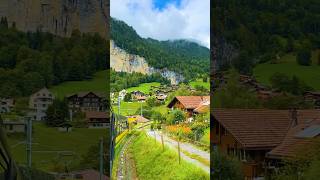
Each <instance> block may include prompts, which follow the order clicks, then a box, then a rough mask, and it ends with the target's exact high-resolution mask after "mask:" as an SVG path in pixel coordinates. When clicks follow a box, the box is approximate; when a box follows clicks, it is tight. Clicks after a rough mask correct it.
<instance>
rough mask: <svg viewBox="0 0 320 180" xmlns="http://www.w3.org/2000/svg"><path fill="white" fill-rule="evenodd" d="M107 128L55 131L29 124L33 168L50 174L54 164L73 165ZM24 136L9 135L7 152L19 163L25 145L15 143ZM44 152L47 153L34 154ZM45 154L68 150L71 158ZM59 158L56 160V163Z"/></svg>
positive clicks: (56, 154) (40, 124)
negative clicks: (71, 154)
mask: <svg viewBox="0 0 320 180" xmlns="http://www.w3.org/2000/svg"><path fill="white" fill-rule="evenodd" d="M107 133H108V130H107V129H88V128H73V130H72V132H69V133H66V132H59V131H58V130H57V128H49V127H46V126H45V125H44V124H42V123H39V122H38V123H34V124H33V143H34V144H33V147H32V150H33V153H32V157H33V159H32V162H33V166H34V167H36V168H38V169H41V170H44V171H54V170H55V162H64V161H66V160H67V161H68V162H67V163H70V164H69V167H74V166H77V165H78V163H79V162H80V159H81V156H82V155H83V154H86V153H87V151H88V150H89V148H90V146H92V145H95V144H97V143H98V142H99V138H100V137H102V136H103V137H106V135H107ZM24 140H25V137H23V136H22V135H19V134H15V135H9V137H8V142H9V145H10V146H11V152H12V154H13V157H14V158H15V159H16V161H17V162H18V163H20V164H25V163H26V147H25V144H19V142H21V141H24ZM37 151H47V152H37ZM49 151H72V152H74V154H75V156H70V157H62V156H60V157H59V155H58V153H57V152H49ZM59 159H60V160H59Z"/></svg>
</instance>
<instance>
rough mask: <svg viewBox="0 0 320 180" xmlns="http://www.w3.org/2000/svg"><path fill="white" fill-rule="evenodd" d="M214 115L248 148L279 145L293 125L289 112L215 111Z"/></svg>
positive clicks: (257, 110) (258, 110) (254, 110)
mask: <svg viewBox="0 0 320 180" xmlns="http://www.w3.org/2000/svg"><path fill="white" fill-rule="evenodd" d="M212 113H213V116H214V118H215V119H216V120H217V121H218V122H220V123H221V124H222V125H223V126H224V127H225V128H226V129H227V130H228V131H229V132H230V133H231V134H232V135H233V136H234V137H235V138H236V139H237V140H238V141H239V143H241V144H242V146H244V147H246V148H272V147H275V146H277V145H279V144H280V143H281V141H282V140H283V138H284V137H285V134H286V132H287V130H288V127H289V125H290V123H291V119H290V116H289V111H287V110H266V109H214V110H213V112H212Z"/></svg>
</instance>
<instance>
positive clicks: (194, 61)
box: [111, 18, 210, 80]
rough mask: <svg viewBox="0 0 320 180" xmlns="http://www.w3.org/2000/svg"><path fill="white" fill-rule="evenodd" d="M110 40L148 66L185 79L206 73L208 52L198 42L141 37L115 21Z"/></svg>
mask: <svg viewBox="0 0 320 180" xmlns="http://www.w3.org/2000/svg"><path fill="white" fill-rule="evenodd" d="M111 39H112V40H113V41H114V43H115V44H116V45H117V46H118V47H119V48H121V49H123V50H125V51H126V52H127V53H128V54H131V55H137V56H140V57H143V58H144V59H145V61H146V62H147V63H148V65H149V66H151V67H153V68H155V69H160V70H164V69H165V70H169V71H173V72H175V73H178V74H182V75H183V76H184V78H185V79H186V80H190V79H192V78H194V77H197V76H199V75H202V74H208V73H209V64H210V61H209V59H210V54H209V53H210V52H209V49H208V48H206V47H203V46H200V45H198V44H197V43H194V42H190V41H187V40H175V41H158V40H154V39H150V38H147V39H146V38H142V37H140V36H139V35H138V34H137V33H136V31H135V30H134V29H133V28H132V27H130V26H128V25H127V24H126V23H125V22H123V21H120V20H116V19H114V18H111ZM111 64H112V62H111Z"/></svg>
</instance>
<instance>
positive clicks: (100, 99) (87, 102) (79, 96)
mask: <svg viewBox="0 0 320 180" xmlns="http://www.w3.org/2000/svg"><path fill="white" fill-rule="evenodd" d="M66 98H67V100H68V104H69V108H71V109H80V110H81V111H105V110H106V108H107V102H106V96H105V95H104V94H102V93H95V92H80V93H76V94H71V95H69V96H67V97H66Z"/></svg>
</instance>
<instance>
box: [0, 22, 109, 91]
mask: <svg viewBox="0 0 320 180" xmlns="http://www.w3.org/2000/svg"><path fill="white" fill-rule="evenodd" d="M108 46H109V45H108V43H107V41H106V40H105V39H103V38H102V37H100V36H99V35H98V34H81V33H80V32H79V31H77V30H75V31H73V33H72V36H71V37H70V38H64V37H58V36H55V35H52V34H49V33H45V32H20V31H18V30H16V29H15V27H14V26H13V27H12V28H8V23H7V20H6V19H5V18H1V23H0V84H1V86H0V94H1V97H12V96H13V97H17V96H28V95H30V94H31V93H32V92H34V91H35V90H38V89H39V88H42V87H44V86H46V87H50V86H52V85H56V84H59V83H61V82H64V81H73V80H83V79H90V78H91V77H92V75H93V73H94V72H96V71H99V70H103V69H106V68H107V67H108V62H109V61H107V59H108V58H107V57H108V54H109V50H108Z"/></svg>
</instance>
